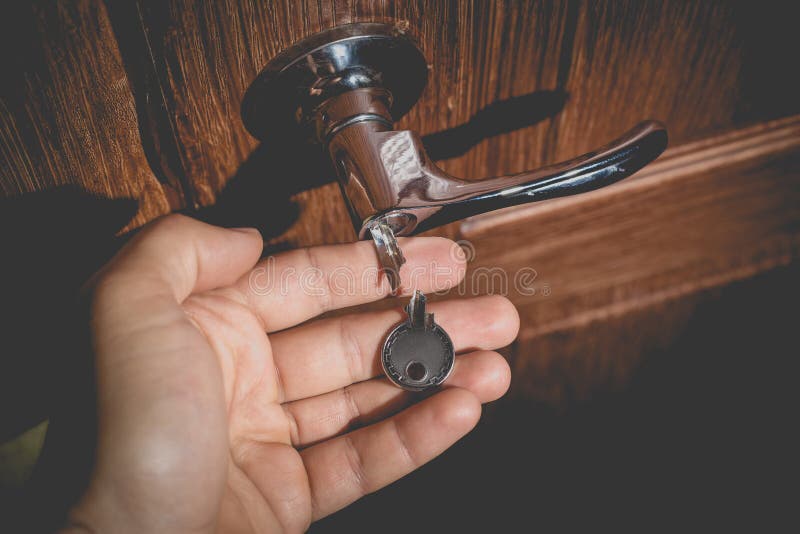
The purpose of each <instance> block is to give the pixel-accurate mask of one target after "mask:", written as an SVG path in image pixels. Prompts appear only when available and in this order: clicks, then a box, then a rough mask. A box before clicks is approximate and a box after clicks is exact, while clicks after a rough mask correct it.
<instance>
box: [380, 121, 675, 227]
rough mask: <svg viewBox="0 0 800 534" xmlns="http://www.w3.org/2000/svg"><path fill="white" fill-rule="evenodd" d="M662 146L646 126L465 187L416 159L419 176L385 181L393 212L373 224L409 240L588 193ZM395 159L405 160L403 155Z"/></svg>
mask: <svg viewBox="0 0 800 534" xmlns="http://www.w3.org/2000/svg"><path fill="white" fill-rule="evenodd" d="M397 133H401V134H402V133H403V132H397ZM414 145H415V146H414V149H415V150H414V151H415V152H416V154H417V155H419V154H420V153H421V152H420V147H419V146H418V145H417V143H416V142H414ZM666 146H667V132H666V130H665V128H664V127H663V125H661V124H660V123H658V122H655V121H646V122H642V123H640V124H639V125H637V126H636V127H635V128H633V129H632V130H630V131H629V132H627V133H626V134H624V135H623V136H622V137H620V138H619V139H617V140H615V141H613V142H611V143H609V144H608V145H606V146H604V147H602V148H600V149H598V150H596V151H593V152H590V153H588V154H585V155H583V156H580V157H578V158H575V159H573V160H570V161H566V162H563V163H559V164H556V165H550V166H547V167H543V168H541V169H538V170H535V171H528V172H523V173H520V174H517V175H513V176H503V177H499V178H491V179H487V180H480V181H470V182H468V181H464V180H459V179H456V178H453V177H451V176H448V175H446V174H445V173H444V172H443V171H441V170H440V169H439V168H438V167H436V166H435V165H433V164H432V163H431V162H429V161H421V160H420V161H419V162H418V163H419V165H418V166H417V170H418V171H419V172H417V173H416V174H415V175H414V176H413V177H412V176H410V175H409V173H408V172H407V169H408V167H409V165H408V163H406V164H405V167H406V174H405V175H401V176H398V175H397V174H394V175H390V176H389V180H390V181H391V182H393V183H395V186H394V187H393V189H395V190H396V191H397V192H398V193H399V195H398V198H397V203H396V206H397V207H398V208H395V209H392V210H388V211H387V212H385V213H381V214H378V215H376V216H375V217H373V218H372V220H381V221H385V220H388V221H389V223H390V226H393V230H394V231H395V233H396V234H397V235H410V234H414V233H417V232H421V231H424V230H427V229H429V228H433V227H436V226H440V225H442V224H446V223H449V222H453V221H457V220H460V219H463V218H465V217H470V216H472V215H477V214H479V213H484V212H487V211H492V210H496V209H500V208H506V207H509V206H514V205H517V204H524V203H528V202H536V201H539V200H547V199H551V198H556V197H562V196H567V195H573V194H576V193H583V192H586V191H591V190H594V189H598V188H601V187H604V186H606V185H610V184H612V183H614V182H617V181H619V180H622V179H623V178H626V177H627V176H630V175H631V174H633V173H635V172H636V171H638V170H639V169H641V168H642V167H644V166H645V165H647V164H648V163H649V162H651V161H652V160H654V159H655V158H656V157H658V155H659V154H661V152H663V150H664V149H665V148H666ZM397 157H404V158H405V159H406V161H408V159H409V156H408V154H403V155H398V156H397ZM389 164H390V165H391V163H389ZM398 182H400V183H398ZM410 184H414V185H413V186H412V187H409V185H410ZM392 222H394V224H392Z"/></svg>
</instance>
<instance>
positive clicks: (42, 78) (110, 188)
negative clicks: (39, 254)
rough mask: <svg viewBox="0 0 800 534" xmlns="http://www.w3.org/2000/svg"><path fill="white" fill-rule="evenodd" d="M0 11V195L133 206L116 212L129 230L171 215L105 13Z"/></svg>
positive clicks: (176, 196)
mask: <svg viewBox="0 0 800 534" xmlns="http://www.w3.org/2000/svg"><path fill="white" fill-rule="evenodd" d="M3 9H4V16H3V22H2V27H1V28H0V34H2V43H0V49H2V52H0V54H2V65H3V68H4V72H3V79H2V82H0V195H1V196H3V197H15V198H16V197H18V196H20V195H22V194H29V193H34V192H38V191H43V190H51V189H57V188H62V189H63V188H69V186H72V187H73V189H72V190H71V191H72V192H71V193H68V194H66V195H65V196H70V195H72V194H73V193H75V191H77V192H86V193H87V194H89V195H94V196H97V197H100V198H111V199H133V200H135V201H138V209H137V206H135V204H136V203H135V202H134V209H133V210H130V209H128V206H127V205H126V206H125V207H124V209H122V210H120V211H122V212H124V213H122V215H123V216H124V217H125V219H124V220H123V222H122V225H123V226H124V225H125V222H127V220H128V219H131V218H133V220H132V221H131V223H130V224H129V227H134V226H137V225H139V224H142V223H143V222H144V221H146V220H149V219H152V218H154V217H156V216H158V215H161V214H163V213H166V212H168V211H169V210H170V205H172V206H173V207H175V206H177V205H179V204H180V194H181V192H180V190H179V189H177V188H173V187H171V185H174V184H169V183H165V184H162V183H160V182H159V181H158V179H156V177H155V176H154V175H153V173H152V171H151V170H150V167H149V166H148V163H147V158H146V155H145V153H144V151H143V149H142V144H141V141H140V136H139V128H138V123H137V117H136V108H135V105H134V99H133V97H132V95H131V92H130V89H129V87H128V82H127V77H126V73H125V70H124V68H123V64H122V60H121V58H120V55H119V51H118V50H117V48H116V44H115V38H114V35H113V33H112V31H111V26H110V24H109V21H108V17H107V16H106V10H105V7H104V4H103V3H102V2H101V1H99V0H81V1H69V2H67V1H61V2H55V3H53V2H38V3H35V4H32V5H23V4H19V3H16V2H13V3H11V4H10V5H9V6H6V7H4V8H3ZM26 202H28V201H26ZM68 203H69V199H68V198H67V199H65V204H68ZM6 204H8V202H4V206H5V205H6ZM118 229H119V227H117V228H114V229H112V231H116V230H118Z"/></svg>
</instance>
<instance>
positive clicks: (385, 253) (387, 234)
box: [370, 222, 406, 294]
mask: <svg viewBox="0 0 800 534" xmlns="http://www.w3.org/2000/svg"><path fill="white" fill-rule="evenodd" d="M370 233H371V234H372V241H373V242H374V243H375V249H376V250H377V251H378V258H379V259H380V262H381V266H382V267H383V272H384V274H385V275H386V278H388V279H389V285H390V286H392V294H395V293H397V290H398V289H400V267H401V266H402V265H403V264H404V263H405V262H406V258H405V256H403V251H402V250H400V247H399V246H398V244H397V238H395V236H394V232H393V231H392V228H391V227H390V226H389V225H388V224H386V223H382V222H379V223H377V224H375V225H373V226H372V227H371V228H370Z"/></svg>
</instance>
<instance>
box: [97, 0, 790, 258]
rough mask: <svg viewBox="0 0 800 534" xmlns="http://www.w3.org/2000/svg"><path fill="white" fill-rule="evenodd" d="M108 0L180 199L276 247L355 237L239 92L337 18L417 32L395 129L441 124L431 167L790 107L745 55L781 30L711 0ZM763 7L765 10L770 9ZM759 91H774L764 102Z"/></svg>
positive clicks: (786, 81)
mask: <svg viewBox="0 0 800 534" xmlns="http://www.w3.org/2000/svg"><path fill="white" fill-rule="evenodd" d="M110 5H111V6H112V7H111V10H110V11H111V13H112V19H113V20H115V21H116V22H115V27H118V26H122V25H124V24H128V25H129V24H130V21H131V20H138V21H139V25H140V33H141V34H142V35H144V37H145V38H143V39H140V38H137V37H136V35H133V34H132V32H127V34H128V35H124V34H123V32H118V37H119V38H120V47H121V49H122V50H123V55H124V56H125V57H126V64H128V65H129V69H134V70H136V71H137V72H139V71H148V69H149V70H150V71H152V75H149V76H144V78H145V79H146V81H148V80H149V81H150V82H152V83H149V84H148V83H145V84H144V85H143V87H142V90H143V91H146V92H147V94H148V95H150V96H149V98H147V99H144V100H141V99H140V102H143V101H144V102H146V103H147V104H148V105H149V106H151V107H154V108H160V107H161V106H163V107H164V108H165V111H166V113H167V115H168V116H167V117H166V119H165V120H166V121H167V122H168V126H167V127H166V128H165V129H167V130H170V131H174V135H175V144H174V146H172V147H171V149H172V150H175V151H176V154H175V157H174V158H172V160H175V161H180V166H181V168H182V170H181V171H180V172H181V173H183V174H184V175H185V180H186V181H187V183H190V184H192V191H193V202H196V203H197V204H198V205H209V204H212V203H214V202H215V201H216V202H218V203H220V204H221V205H222V206H221V207H220V206H218V207H217V208H216V209H214V210H210V211H209V210H206V211H201V216H203V217H206V218H208V219H210V220H212V221H214V222H219V223H226V224H257V225H259V226H260V227H261V228H262V230H264V231H265V233H266V234H267V235H268V236H270V237H274V238H275V241H276V242H278V243H284V246H296V245H308V244H314V243H324V242H340V241H346V240H350V239H352V238H353V237H354V236H353V233H352V230H351V229H350V227H349V223H348V218H347V216H346V211H345V208H344V205H343V203H342V200H341V198H340V197H339V192H338V189H337V187H336V186H335V185H333V184H331V183H329V182H330V181H331V180H332V175H331V173H330V171H328V170H325V169H321V168H320V167H319V166H311V167H309V166H307V165H304V164H303V161H304V160H306V159H308V158H309V154H308V149H307V148H300V149H296V150H295V151H293V152H290V153H285V151H284V152H283V153H281V154H271V153H270V147H263V146H261V147H258V145H257V143H256V141H255V140H253V139H252V138H250V137H249V135H248V134H247V133H246V132H245V131H244V128H243V126H242V123H241V120H240V117H239V104H240V101H241V97H242V95H243V93H244V91H245V90H246V88H247V86H248V84H249V83H250V81H251V80H252V79H253V77H254V76H255V74H256V73H257V72H258V71H259V70H260V69H261V68H262V67H263V66H264V65H265V64H266V62H267V61H268V60H269V59H270V58H271V57H273V56H274V55H275V54H276V53H277V52H278V51H279V50H281V49H282V48H284V47H286V46H288V45H289V44H291V43H292V42H294V41H296V40H298V39H300V38H302V37H305V36H307V35H309V34H311V33H314V32H316V31H319V30H321V29H323V28H327V27H331V26H334V25H337V24H342V23H347V22H354V21H376V20H377V21H392V22H396V23H399V24H401V25H402V26H403V27H404V28H405V27H407V28H408V29H409V31H410V32H412V33H414V34H416V35H417V36H418V38H419V40H420V42H421V45H422V47H423V49H424V51H425V53H426V55H427V57H428V58H429V61H430V64H431V71H430V74H431V76H430V81H429V85H428V88H427V89H426V91H425V93H424V95H423V97H422V99H421V101H420V103H419V104H418V105H417V106H416V107H415V108H414V109H413V110H412V111H411V113H410V114H409V115H408V117H407V118H406V119H405V120H403V121H402V123H401V125H400V126H401V127H409V128H413V129H415V130H417V131H419V132H420V133H422V134H433V133H436V132H442V133H441V135H435V136H431V137H429V138H428V139H427V142H428V144H429V146H430V148H431V152H432V154H433V156H434V157H438V158H449V159H447V161H444V162H443V166H444V167H445V168H446V170H448V171H450V172H452V173H453V174H456V175H460V176H464V177H467V178H483V177H486V176H489V175H493V174H500V173H505V172H512V171H519V170H523V169H527V168H532V167H536V166H538V165H541V164H543V163H545V162H549V161H553V160H555V159H560V158H564V157H568V156H572V155H574V154H576V153H577V152H579V151H582V150H585V149H590V148H594V147H595V146H597V145H599V144H601V143H604V142H605V141H607V140H609V139H610V138H612V137H614V136H616V135H617V134H619V133H621V131H622V130H623V129H624V128H625V127H628V126H631V125H633V124H634V123H635V122H637V121H638V120H640V119H642V118H645V117H653V118H659V119H662V120H665V121H666V122H667V125H668V127H669V128H670V132H671V135H672V139H673V142H674V143H682V142H684V141H686V140H688V139H691V138H697V137H698V136H699V135H700V134H707V133H709V132H713V131H721V130H724V129H726V128H730V127H731V126H733V125H734V124H741V123H742V122H743V121H745V122H746V121H752V120H754V119H760V118H763V117H764V116H767V115H769V114H771V113H773V114H774V113H778V114H784V115H785V114H789V113H791V112H792V111H794V110H797V103H796V102H795V99H794V98H793V97H792V96H791V91H790V90H787V89H786V87H787V86H788V87H795V88H797V82H796V80H794V79H793V78H792V77H791V75H790V74H788V73H787V72H786V70H780V69H775V70H773V71H764V70H763V69H762V70H754V69H753V67H752V64H754V63H758V62H760V61H762V59H763V57H766V56H767V55H768V54H774V53H776V52H777V51H778V49H779V47H783V46H784V45H786V44H791V43H794V42H796V38H795V37H793V36H794V35H795V34H796V32H784V37H781V38H780V39H784V41H785V42H784V41H780V40H777V41H776V40H773V41H769V42H768V43H767V44H768V45H769V46H766V45H765V44H764V40H763V39H761V38H760V37H759V35H758V33H757V32H756V33H754V32H753V31H752V30H753V28H756V27H759V25H761V24H763V20H765V16H766V15H765V14H763V13H761V12H759V11H757V10H755V9H751V8H746V7H737V6H734V5H731V4H730V3H724V2H696V3H687V2H680V1H675V2H638V1H633V0H631V1H624V2H621V1H615V2H588V3H571V2H503V1H494V2H483V1H474V2H440V1H429V0H418V1H410V0H409V1H380V2H378V1H373V0H369V1H356V2H329V1H321V2H294V1H292V2H288V1H284V0H278V1H271V2H258V1H249V0H226V1H222V2H210V1H190V0H170V1H169V2H146V1H142V0H140V1H139V2H138V3H137V5H136V6H135V7H134V6H130V7H125V6H127V4H126V3H124V2H111V3H110ZM770 15H771V18H770V21H771V22H770V24H775V22H774V21H775V20H776V19H780V16H776V13H775V12H774V11H771V12H770ZM777 24H779V25H780V24H782V23H781V22H780V21H778V22H777ZM776 33H780V32H776ZM710 36H713V38H710ZM756 74H757V75H758V78H757V79H753V77H754V76H755V75H756ZM138 78H142V76H137V79H138ZM778 87H781V88H782V89H777V90H776V88H778ZM745 89H746V90H745ZM776 91H777V92H776ZM766 95H771V97H777V99H778V100H780V104H776V103H775V102H774V101H772V102H771V103H769V104H767V103H766V102H767V101H768V99H765V98H764V96H766ZM745 96H746V97H747V102H746V103H745V101H744V97H745ZM512 97H513V98H514V99H513V100H511V101H510V102H507V105H506V106H505V107H504V106H502V105H498V102H502V101H504V100H505V99H509V98H512ZM769 100H772V98H771V99H769ZM565 102H566V104H565ZM562 108H563V112H562ZM481 110H483V111H482V112H481V113H479V112H480V111H481ZM776 110H777V111H776ZM559 112H560V113H559ZM150 114H151V115H153V114H155V112H153V111H151V112H150ZM550 117H554V118H550ZM514 128H518V130H517V131H515V132H512V133H505V134H503V135H498V136H497V137H495V138H492V139H487V140H483V137H485V136H486V135H490V134H497V133H500V132H507V131H508V130H510V129H514ZM245 161H247V164H245ZM306 189H312V190H310V191H305V190H306ZM259 200H261V201H260V202H259ZM453 231H454V227H451V228H450V229H444V230H441V231H439V233H449V234H451V235H452V233H453Z"/></svg>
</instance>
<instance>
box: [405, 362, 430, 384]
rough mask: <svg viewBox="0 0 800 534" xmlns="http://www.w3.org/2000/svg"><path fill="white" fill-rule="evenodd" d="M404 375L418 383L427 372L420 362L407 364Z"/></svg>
mask: <svg viewBox="0 0 800 534" xmlns="http://www.w3.org/2000/svg"><path fill="white" fill-rule="evenodd" d="M406 374H407V375H408V377H409V378H410V379H411V380H414V381H417V382H418V381H420V380H422V379H423V378H425V375H426V374H428V370H427V369H426V368H425V366H424V365H423V364H421V363H420V362H408V365H407V366H406Z"/></svg>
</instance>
